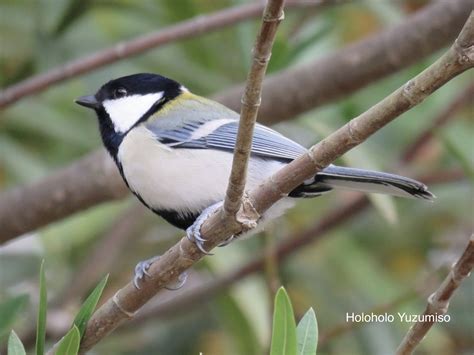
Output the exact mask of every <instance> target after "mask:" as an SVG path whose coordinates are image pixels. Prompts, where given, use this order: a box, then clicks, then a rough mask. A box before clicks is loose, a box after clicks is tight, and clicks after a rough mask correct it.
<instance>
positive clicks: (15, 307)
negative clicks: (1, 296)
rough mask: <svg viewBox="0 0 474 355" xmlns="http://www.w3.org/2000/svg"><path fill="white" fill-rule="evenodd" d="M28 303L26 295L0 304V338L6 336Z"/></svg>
mask: <svg viewBox="0 0 474 355" xmlns="http://www.w3.org/2000/svg"><path fill="white" fill-rule="evenodd" d="M27 302H28V295H20V296H17V297H14V298H11V299H8V300H6V301H4V302H2V303H0V337H1V336H3V335H4V334H5V335H6V334H8V331H9V330H10V328H11V325H12V324H13V322H14V321H15V318H16V316H17V314H18V313H19V312H20V311H21V310H22V308H23V307H24V306H25V304H26V303H27Z"/></svg>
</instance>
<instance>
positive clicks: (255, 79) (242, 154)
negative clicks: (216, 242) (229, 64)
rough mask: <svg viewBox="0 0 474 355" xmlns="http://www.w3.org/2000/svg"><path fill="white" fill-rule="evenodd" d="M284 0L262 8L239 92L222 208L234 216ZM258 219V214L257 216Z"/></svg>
mask: <svg viewBox="0 0 474 355" xmlns="http://www.w3.org/2000/svg"><path fill="white" fill-rule="evenodd" d="M283 8H284V0H273V1H272V0H268V2H267V6H266V7H265V11H264V12H263V18H262V26H261V27H260V33H259V34H258V36H257V40H256V42H255V46H254V48H253V58H252V59H253V61H252V67H251V68H250V71H249V74H248V76H247V84H246V86H245V90H244V94H243V95H242V100H241V101H242V109H241V111H240V121H239V129H238V131H237V140H236V143H235V149H234V157H233V160H232V170H231V172H230V177H229V184H228V185H227V192H226V197H225V200H224V209H223V210H224V212H225V213H226V215H227V216H230V217H232V218H233V217H234V216H235V214H236V213H237V211H238V210H239V208H240V206H241V204H242V197H243V194H244V189H245V182H246V180H247V168H248V162H249V158H250V151H251V149H252V138H253V130H254V127H255V122H256V121H257V114H258V109H259V107H260V103H261V101H262V97H261V96H262V82H263V78H264V77H265V72H266V71H267V66H268V62H269V61H270V57H271V55H272V47H273V42H274V40H275V35H276V31H277V29H278V25H279V24H280V22H281V21H282V20H283V18H284V16H285V14H284V12H283ZM257 219H258V217H257Z"/></svg>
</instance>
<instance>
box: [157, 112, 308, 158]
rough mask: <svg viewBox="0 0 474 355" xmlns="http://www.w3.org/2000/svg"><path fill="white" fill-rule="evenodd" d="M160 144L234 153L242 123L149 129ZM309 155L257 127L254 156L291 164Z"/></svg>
mask: <svg viewBox="0 0 474 355" xmlns="http://www.w3.org/2000/svg"><path fill="white" fill-rule="evenodd" d="M148 129H150V130H151V131H152V132H153V133H154V134H155V136H156V137H157V139H158V140H160V142H162V143H164V144H166V145H169V146H170V147H173V148H175V149H177V148H188V149H217V150H225V151H229V152H232V151H233V150H234V147H235V142H236V137H237V129H238V121H237V120H234V119H221V120H212V121H204V122H203V121H196V122H192V123H186V124H184V125H181V127H177V128H174V129H166V130H163V129H159V128H158V127H157V125H153V126H151V127H148ZM305 152H306V148H304V147H303V146H301V145H300V144H298V143H296V142H294V141H292V140H291V139H289V138H286V137H285V136H283V135H282V134H280V133H278V132H276V131H274V130H272V129H270V128H268V127H265V126H262V125H260V124H257V125H256V126H255V130H254V135H253V140H252V151H251V153H252V155H255V156H260V157H266V158H273V159H278V160H284V161H291V160H293V159H296V158H297V157H298V156H300V155H301V154H303V153H305Z"/></svg>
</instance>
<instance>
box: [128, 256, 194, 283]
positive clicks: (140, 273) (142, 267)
mask: <svg viewBox="0 0 474 355" xmlns="http://www.w3.org/2000/svg"><path fill="white" fill-rule="evenodd" d="M159 258H160V256H159V255H157V256H154V257H152V258H150V259H147V260H143V261H140V262H139V263H138V264H137V266H135V275H134V277H133V284H134V285H135V288H136V289H137V290H139V289H140V286H139V285H138V283H139V281H141V280H143V279H144V278H145V276H150V274H149V273H148V269H149V268H150V266H151V264H153V263H154V262H155V261H158V259H159ZM187 278H188V274H187V273H186V272H183V273H182V274H181V275H179V276H178V280H177V282H176V285H173V286H165V288H166V289H167V290H170V291H175V290H179V289H180V288H181V287H183V285H184V284H185V283H186V280H187Z"/></svg>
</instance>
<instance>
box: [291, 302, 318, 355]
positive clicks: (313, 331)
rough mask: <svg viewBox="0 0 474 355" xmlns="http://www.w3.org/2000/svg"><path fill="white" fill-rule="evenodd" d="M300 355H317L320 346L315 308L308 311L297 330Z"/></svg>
mask: <svg viewBox="0 0 474 355" xmlns="http://www.w3.org/2000/svg"><path fill="white" fill-rule="evenodd" d="M296 336H297V338H298V355H315V354H316V348H317V346H318V322H317V321H316V314H315V313H314V310H313V308H310V309H308V311H307V312H306V313H305V315H304V316H303V318H301V320H300V322H299V323H298V327H297V328H296Z"/></svg>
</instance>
